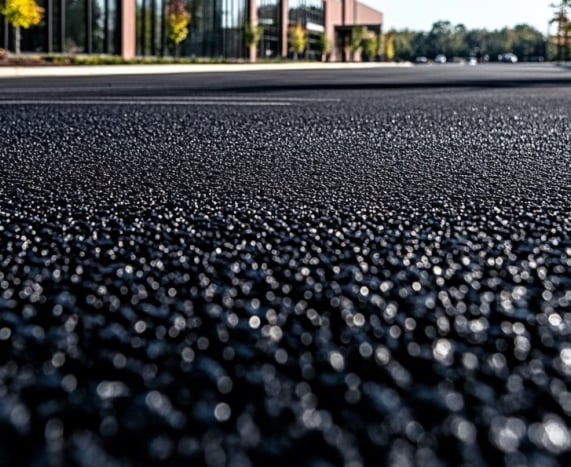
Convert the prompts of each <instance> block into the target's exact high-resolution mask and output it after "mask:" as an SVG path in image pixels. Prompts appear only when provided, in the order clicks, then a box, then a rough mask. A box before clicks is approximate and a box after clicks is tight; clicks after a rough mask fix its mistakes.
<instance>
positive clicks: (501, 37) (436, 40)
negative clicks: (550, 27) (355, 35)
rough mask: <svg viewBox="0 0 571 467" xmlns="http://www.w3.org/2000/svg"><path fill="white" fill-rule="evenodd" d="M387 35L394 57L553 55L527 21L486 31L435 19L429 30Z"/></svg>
mask: <svg viewBox="0 0 571 467" xmlns="http://www.w3.org/2000/svg"><path fill="white" fill-rule="evenodd" d="M389 36H390V37H391V40H392V42H393V44H394V53H395V59H397V60H414V59H415V58H416V57H419V56H424V57H428V58H434V57H435V56H436V55H438V54H444V55H446V56H447V57H448V58H449V59H451V58H453V57H469V56H472V57H477V58H479V59H480V58H481V59H486V58H487V59H489V60H490V61H495V60H497V59H498V55H499V54H502V53H505V52H512V53H514V54H516V55H517V56H518V58H519V59H520V60H523V61H537V60H544V59H545V60H547V59H549V57H553V56H554V55H555V52H554V51H553V50H551V48H552V46H551V45H548V44H547V42H546V39H545V37H544V35H543V34H541V32H539V31H538V30H537V29H535V28H533V27H531V26H529V25H527V24H521V25H518V26H515V27H514V28H504V29H501V30H496V31H488V30H486V29H466V27H465V26H464V25H463V24H457V25H452V24H451V23H450V22H449V21H438V22H436V23H434V24H433V25H432V29H431V30H430V31H429V32H418V31H410V30H401V31H391V32H389Z"/></svg>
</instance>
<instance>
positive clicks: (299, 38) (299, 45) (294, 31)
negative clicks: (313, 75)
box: [288, 24, 307, 60]
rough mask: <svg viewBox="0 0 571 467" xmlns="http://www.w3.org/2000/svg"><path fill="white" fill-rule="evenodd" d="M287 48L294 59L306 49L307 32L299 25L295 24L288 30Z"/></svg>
mask: <svg viewBox="0 0 571 467" xmlns="http://www.w3.org/2000/svg"><path fill="white" fill-rule="evenodd" d="M288 36H289V46H290V49H291V51H292V52H293V55H294V59H295V60H297V58H298V56H299V55H300V54H302V53H303V52H304V51H305V49H306V48H307V31H306V30H305V28H304V27H303V26H302V25H301V24H297V25H295V26H293V27H291V28H290V29H289V34H288Z"/></svg>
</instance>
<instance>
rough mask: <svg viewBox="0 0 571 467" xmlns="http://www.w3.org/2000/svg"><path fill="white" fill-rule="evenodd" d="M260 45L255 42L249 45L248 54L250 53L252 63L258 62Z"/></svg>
mask: <svg viewBox="0 0 571 467" xmlns="http://www.w3.org/2000/svg"><path fill="white" fill-rule="evenodd" d="M257 49H258V47H257V46H256V45H255V44H254V45H250V46H248V54H249V57H248V58H249V60H250V63H256V58H257V55H258V50H257Z"/></svg>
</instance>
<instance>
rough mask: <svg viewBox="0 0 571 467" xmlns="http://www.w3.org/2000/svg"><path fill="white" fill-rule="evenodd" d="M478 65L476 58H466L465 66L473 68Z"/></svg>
mask: <svg viewBox="0 0 571 467" xmlns="http://www.w3.org/2000/svg"><path fill="white" fill-rule="evenodd" d="M477 64H478V60H477V59H476V57H466V65H470V66H474V65H477Z"/></svg>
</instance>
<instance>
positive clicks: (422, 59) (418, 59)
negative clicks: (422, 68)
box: [414, 56, 428, 64]
mask: <svg viewBox="0 0 571 467" xmlns="http://www.w3.org/2000/svg"><path fill="white" fill-rule="evenodd" d="M414 62H415V63H418V64H426V63H428V58H426V57H422V56H421V57H416V58H415V59H414Z"/></svg>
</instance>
